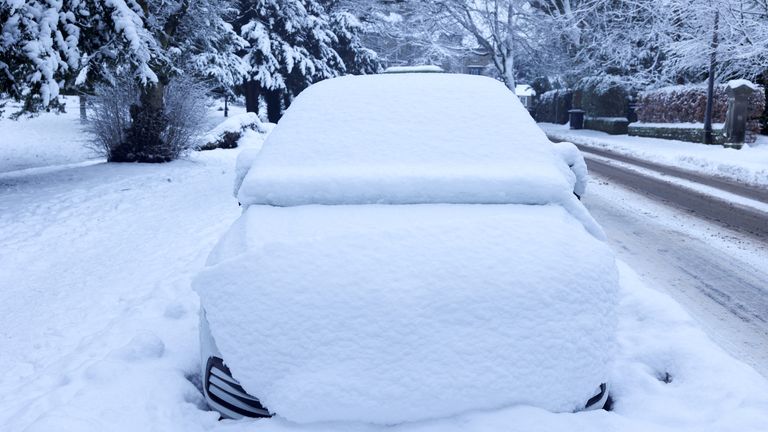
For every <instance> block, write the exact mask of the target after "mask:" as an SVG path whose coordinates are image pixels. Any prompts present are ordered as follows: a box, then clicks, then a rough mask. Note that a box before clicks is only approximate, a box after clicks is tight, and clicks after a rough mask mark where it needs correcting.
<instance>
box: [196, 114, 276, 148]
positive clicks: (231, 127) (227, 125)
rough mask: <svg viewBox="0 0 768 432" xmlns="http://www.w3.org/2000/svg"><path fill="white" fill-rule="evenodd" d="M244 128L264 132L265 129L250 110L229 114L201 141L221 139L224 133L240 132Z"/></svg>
mask: <svg viewBox="0 0 768 432" xmlns="http://www.w3.org/2000/svg"><path fill="white" fill-rule="evenodd" d="M246 129H252V130H254V131H257V132H262V133H264V132H265V131H266V129H265V127H264V125H263V124H262V122H261V120H260V119H259V116H258V114H256V113H252V112H246V113H242V114H235V115H231V116H229V117H228V118H226V119H225V120H224V121H222V122H221V123H220V124H219V125H218V126H216V127H215V128H213V129H211V130H210V131H209V132H208V133H207V134H205V136H204V137H203V139H202V140H201V142H202V143H203V144H207V143H210V142H214V141H217V140H219V139H221V138H222V137H223V136H224V134H226V133H230V132H242V131H244V130H246Z"/></svg>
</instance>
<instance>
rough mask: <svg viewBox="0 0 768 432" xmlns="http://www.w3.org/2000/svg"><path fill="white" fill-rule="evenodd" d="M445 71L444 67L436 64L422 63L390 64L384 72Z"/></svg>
mask: <svg viewBox="0 0 768 432" xmlns="http://www.w3.org/2000/svg"><path fill="white" fill-rule="evenodd" d="M440 72H445V70H444V69H443V68H441V67H440V66H436V65H420V66H390V67H388V68H387V69H385V70H384V73H388V74H396V73H440Z"/></svg>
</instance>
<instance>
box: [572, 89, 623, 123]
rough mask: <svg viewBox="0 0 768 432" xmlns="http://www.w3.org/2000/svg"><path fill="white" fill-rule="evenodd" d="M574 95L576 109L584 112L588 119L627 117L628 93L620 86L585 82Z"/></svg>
mask: <svg viewBox="0 0 768 432" xmlns="http://www.w3.org/2000/svg"><path fill="white" fill-rule="evenodd" d="M576 93H577V96H575V97H576V98H577V99H578V107H579V108H581V109H583V110H584V111H586V112H587V116H589V117H593V118H596V117H609V118H616V117H627V113H628V112H629V93H628V92H627V90H626V89H624V87H622V86H620V85H617V84H614V85H605V84H598V83H596V82H591V81H587V82H584V83H582V84H581V85H580V86H579V89H578V91H577V92H576Z"/></svg>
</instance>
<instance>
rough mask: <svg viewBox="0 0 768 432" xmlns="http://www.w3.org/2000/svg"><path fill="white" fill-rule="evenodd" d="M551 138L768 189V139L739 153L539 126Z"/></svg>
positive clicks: (596, 132)
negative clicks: (763, 186) (767, 187)
mask: <svg viewBox="0 0 768 432" xmlns="http://www.w3.org/2000/svg"><path fill="white" fill-rule="evenodd" d="M539 126H540V127H541V128H542V129H543V130H544V132H546V133H547V135H549V136H550V138H556V139H558V140H562V141H569V142H573V143H575V144H579V145H583V146H586V147H595V148H599V149H606V150H611V151H615V152H617V153H621V154H626V155H628V156H634V157H638V158H641V159H647V160H650V161H653V162H657V163H660V164H663V165H670V166H675V167H679V168H682V169H686V170H690V171H695V172H699V173H704V174H710V175H715V176H720V177H724V178H727V179H731V180H735V181H739V182H742V183H748V184H753V185H765V186H768V137H766V136H762V135H761V136H759V137H758V140H757V142H756V143H754V144H751V145H745V146H744V147H743V148H742V149H741V150H736V149H727V148H724V147H722V146H719V145H712V146H707V145H703V144H696V143H689V142H683V141H675V140H664V139H656V138H642V137H632V136H628V135H608V134H607V133H605V132H600V131H593V130H588V129H582V130H571V129H569V126H568V125H567V124H566V125H559V124H553V123H539Z"/></svg>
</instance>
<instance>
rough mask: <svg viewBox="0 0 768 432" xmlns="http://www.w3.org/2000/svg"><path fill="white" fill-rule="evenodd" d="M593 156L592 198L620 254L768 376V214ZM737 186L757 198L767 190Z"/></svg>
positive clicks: (589, 203)
mask: <svg viewBox="0 0 768 432" xmlns="http://www.w3.org/2000/svg"><path fill="white" fill-rule="evenodd" d="M585 156H586V157H587V164H588V166H589V168H590V174H591V175H592V177H593V181H592V183H591V184H590V189H589V191H588V193H587V196H586V197H585V199H584V203H585V205H586V206H587V208H589V210H590V211H591V212H592V214H593V215H594V217H595V218H596V219H597V220H598V222H600V224H601V225H602V226H603V227H604V229H605V231H606V233H607V234H608V237H609V239H610V242H611V244H612V245H613V246H614V248H615V250H616V251H617V253H618V255H619V257H620V258H621V259H623V260H624V261H626V262H627V263H629V264H630V265H631V266H632V267H633V268H634V269H635V270H636V271H637V272H638V273H640V274H641V275H642V276H643V278H644V279H645V280H646V281H647V282H648V283H649V284H652V285H654V286H655V287H656V288H659V289H662V290H664V291H666V292H668V293H669V294H671V295H672V296H673V297H674V298H675V299H676V300H677V301H678V302H680V303H681V304H682V305H683V306H684V307H685V308H686V309H687V310H688V311H689V313H690V314H691V315H692V316H693V317H694V318H695V319H696V320H697V321H698V322H699V323H700V324H701V326H702V327H703V328H704V330H705V331H706V332H707V333H708V334H709V336H710V337H712V338H713V339H714V340H715V341H716V342H717V343H718V344H719V345H720V346H721V347H723V348H724V349H725V350H726V351H728V352H730V353H731V354H732V355H734V356H735V357H737V358H739V359H740V360H742V361H744V362H746V363H748V364H750V365H751V366H753V367H754V368H755V369H757V370H758V371H759V372H760V373H761V374H763V376H766V377H768V214H766V213H762V212H761V211H760V210H756V209H754V208H751V207H749V206H742V205H736V204H733V203H729V202H727V200H724V199H720V198H717V197H712V196H709V195H707V194H705V193H702V192H698V191H695V190H690V189H686V188H683V187H681V186H680V185H679V184H678V183H676V182H675V181H674V179H669V180H668V181H665V180H664V179H663V178H659V177H658V176H652V175H650V176H645V175H642V174H639V173H638V172H635V171H631V170H628V169H627V166H626V162H627V161H621V162H617V163H613V162H611V161H606V159H605V157H604V155H600V156H597V155H591V154H590V153H586V152H585ZM644 168H649V167H644ZM712 181H713V182H715V183H716V182H718V180H716V179H714V180H712ZM710 186H712V184H710ZM729 187H732V188H733V189H731V191H730V192H732V193H736V192H738V194H739V195H742V196H745V197H747V198H749V199H755V198H758V199H759V198H762V196H761V195H760V194H761V193H763V192H764V191H760V190H754V191H753V190H750V188H748V187H747V188H741V189H739V185H730V186H729Z"/></svg>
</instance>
